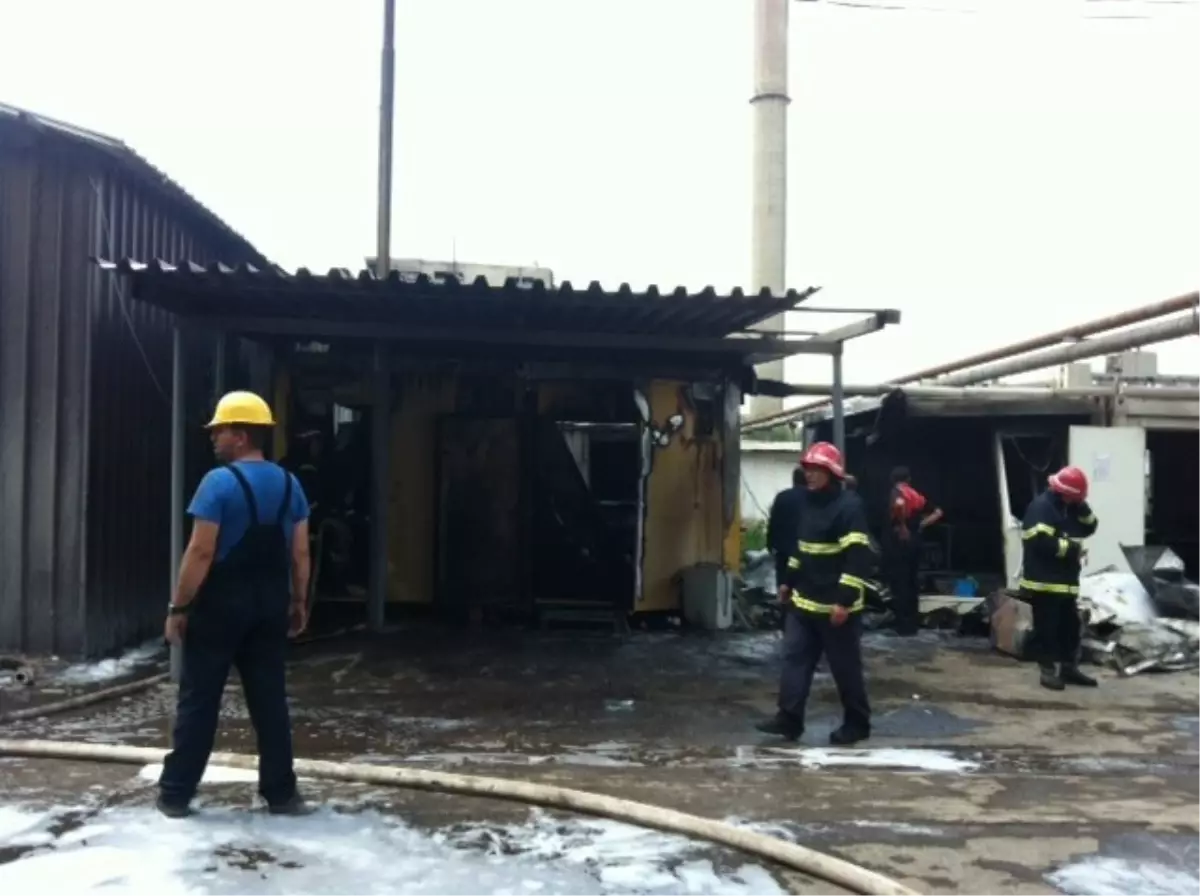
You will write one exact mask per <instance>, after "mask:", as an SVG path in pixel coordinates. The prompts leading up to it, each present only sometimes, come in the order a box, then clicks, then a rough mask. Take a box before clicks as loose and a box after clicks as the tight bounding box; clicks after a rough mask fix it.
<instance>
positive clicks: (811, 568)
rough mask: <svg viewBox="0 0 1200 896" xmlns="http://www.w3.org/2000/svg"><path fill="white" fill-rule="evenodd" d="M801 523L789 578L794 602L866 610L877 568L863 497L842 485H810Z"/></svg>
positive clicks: (800, 606) (824, 610)
mask: <svg viewBox="0 0 1200 896" xmlns="http://www.w3.org/2000/svg"><path fill="white" fill-rule="evenodd" d="M798 522H799V525H798V526H797V532H798V541H797V542H796V546H795V548H793V550H792V556H791V559H790V560H788V570H787V577H786V581H785V583H784V584H786V585H787V586H788V587H789V588H790V589H791V594H790V595H789V600H790V602H791V604H792V606H793V607H794V608H795V609H797V610H800V611H801V612H806V613H818V614H824V615H828V614H829V613H830V612H831V611H832V608H833V605H834V604H838V605H840V606H843V607H845V608H846V609H847V610H849V611H850V612H852V613H855V612H858V611H860V610H862V609H863V606H864V605H865V603H866V592H867V590H868V589H869V588H870V587H871V583H870V582H869V579H870V578H871V576H872V574H873V573H874V569H875V552H874V551H872V550H871V540H870V537H869V536H868V535H867V515H866V510H865V509H864V507H863V502H862V499H861V498H860V497H859V496H858V495H857V494H856V493H854V492H849V491H846V490H844V489H843V488H842V487H841V485H833V486H831V487H830V488H826V489H822V490H821V491H810V490H805V491H804V492H803V499H802V502H801V506H800V517H799V521H798Z"/></svg>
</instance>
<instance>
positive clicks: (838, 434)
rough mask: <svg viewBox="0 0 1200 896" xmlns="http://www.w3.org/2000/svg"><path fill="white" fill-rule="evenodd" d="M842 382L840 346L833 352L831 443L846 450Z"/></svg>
mask: <svg viewBox="0 0 1200 896" xmlns="http://www.w3.org/2000/svg"><path fill="white" fill-rule="evenodd" d="M843 385H844V384H843V383H842V348H841V346H838V350H837V351H836V352H834V353H833V395H832V401H833V444H835V445H837V447H838V450H839V451H843V452H844V451H845V450H846V401H845V392H844V391H843Z"/></svg>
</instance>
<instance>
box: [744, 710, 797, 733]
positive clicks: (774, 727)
mask: <svg viewBox="0 0 1200 896" xmlns="http://www.w3.org/2000/svg"><path fill="white" fill-rule="evenodd" d="M754 727H755V728H757V729H758V730H759V731H761V732H762V733H763V734H773V735H775V736H776V737H782V738H784V739H785V740H799V739H800V735H802V734H803V733H804V723H803V722H801V721H800V720H799V719H797V718H796V717H795V716H790V715H788V714H787V713H785V712H777V713H776V714H775V718H773V719H768V720H767V721H765V722H759V723H758V724H757V725H755V726H754Z"/></svg>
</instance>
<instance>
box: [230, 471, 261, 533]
mask: <svg viewBox="0 0 1200 896" xmlns="http://www.w3.org/2000/svg"><path fill="white" fill-rule="evenodd" d="M225 469H226V470H228V471H229V472H230V473H232V474H233V478H234V479H236V480H237V483H238V485H240V486H241V487H242V493H243V494H245V496H246V504H247V505H248V506H249V508H250V525H251V526H257V525H258V502H257V501H255V500H254V489H252V488H250V483H249V482H247V481H246V476H245V474H244V473H242V471H241V470H239V469H238V468H237V467H236V466H234V465H233V464H228V465H227V466H226V467H225Z"/></svg>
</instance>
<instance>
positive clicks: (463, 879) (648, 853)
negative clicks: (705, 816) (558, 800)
mask: <svg viewBox="0 0 1200 896" xmlns="http://www.w3.org/2000/svg"><path fill="white" fill-rule="evenodd" d="M3 845H6V844H5V842H4V840H3V839H2V838H0V846H3ZM705 848H706V846H705V845H704V844H699V843H694V842H691V841H688V840H685V839H683V838H679V837H669V836H666V835H663V834H658V833H654V832H652V831H645V830H642V829H639V828H634V827H629V826H627V825H619V824H615V823H610V822H591V821H577V820H560V819H554V818H550V817H549V816H546V815H542V814H536V813H535V814H534V815H533V816H532V818H531V820H530V822H529V823H527V824H520V825H510V826H496V825H466V826H457V827H455V828H452V829H450V830H448V831H445V832H441V833H434V834H432V835H431V834H428V833H426V832H422V831H418V830H414V829H413V828H410V827H407V826H406V825H403V824H401V823H399V822H397V821H396V820H394V819H391V818H387V817H385V816H382V815H379V814H377V813H375V812H363V813H361V814H338V813H336V812H333V811H331V810H329V809H323V810H321V811H319V812H317V813H316V814H314V815H311V816H308V817H305V818H273V817H271V816H267V815H262V814H258V813H247V812H245V811H238V810H232V809H212V810H206V811H204V812H203V813H201V814H200V815H197V816H195V817H194V818H191V819H189V820H186V821H174V822H172V821H166V820H164V819H163V818H162V817H161V816H159V815H158V813H156V812H154V811H153V810H151V809H110V810H106V811H104V812H101V813H99V814H98V815H97V816H95V818H94V819H93V821H91V822H90V823H88V824H85V825H84V826H83V827H81V828H79V829H77V830H74V831H72V832H71V833H70V834H69V835H65V836H63V837H60V838H58V839H57V840H55V841H54V843H53V846H52V848H44V849H41V850H37V851H34V852H31V853H29V854H27V855H25V856H23V857H21V858H19V859H17V860H16V861H12V862H8V863H7V864H3V865H0V892H6V893H14V892H34V891H37V890H48V889H50V888H55V889H60V890H66V891H69V892H72V893H86V892H91V891H98V890H103V891H104V892H106V893H148V892H154V893H158V894H163V896H168V894H173V893H247V894H250V893H283V892H289V893H296V892H304V893H363V894H367V893H418V894H420V893H446V894H464V896H466V894H515V893H539V894H541V893H545V894H552V893H573V894H607V893H619V892H629V891H631V890H636V891H637V892H640V893H648V894H657V893H693V894H705V893H712V894H731V896H732V894H777V893H783V892H784V891H783V890H781V889H780V887H779V885H778V884H777V883H776V882H775V880H774V878H772V877H771V875H770V874H769V873H768V872H767V871H766V870H765V869H763V868H761V867H758V866H742V867H740V868H737V869H734V870H723V869H718V868H717V867H715V866H714V865H713V863H712V862H711V861H710V860H708V859H706V858H705V857H704V856H703V854H702V851H703V850H704V849H705Z"/></svg>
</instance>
